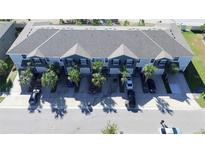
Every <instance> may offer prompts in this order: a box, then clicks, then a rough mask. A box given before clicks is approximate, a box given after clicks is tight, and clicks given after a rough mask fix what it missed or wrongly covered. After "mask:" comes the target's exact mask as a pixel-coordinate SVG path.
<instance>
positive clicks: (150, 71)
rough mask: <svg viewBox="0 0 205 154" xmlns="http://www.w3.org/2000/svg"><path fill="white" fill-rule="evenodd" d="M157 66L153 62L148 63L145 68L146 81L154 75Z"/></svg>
mask: <svg viewBox="0 0 205 154" xmlns="http://www.w3.org/2000/svg"><path fill="white" fill-rule="evenodd" d="M156 69H157V68H156V67H155V66H154V65H153V64H146V65H145V66H144V68H143V73H144V75H145V78H146V79H145V82H146V81H147V79H149V78H150V77H152V76H153V74H154V72H155V70H156Z"/></svg>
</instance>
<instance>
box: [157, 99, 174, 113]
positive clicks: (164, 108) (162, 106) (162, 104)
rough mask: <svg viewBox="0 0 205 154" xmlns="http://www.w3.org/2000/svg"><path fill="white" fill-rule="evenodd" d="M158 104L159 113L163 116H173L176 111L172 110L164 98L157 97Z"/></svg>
mask: <svg viewBox="0 0 205 154" xmlns="http://www.w3.org/2000/svg"><path fill="white" fill-rule="evenodd" d="M155 98H156V102H157V107H158V109H159V111H160V112H161V113H163V114H165V113H168V114H170V115H173V113H174V111H173V110H172V109H170V107H169V104H168V103H167V102H166V101H165V100H164V99H162V98H159V97H155Z"/></svg>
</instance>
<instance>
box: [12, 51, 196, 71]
mask: <svg viewBox="0 0 205 154" xmlns="http://www.w3.org/2000/svg"><path fill="white" fill-rule="evenodd" d="M10 57H11V59H12V61H13V62H14V64H15V65H16V67H17V68H18V69H19V68H22V67H21V62H22V60H23V58H22V56H21V55H10ZM69 58H73V59H74V60H75V61H77V62H79V60H80V59H81V58H84V57H80V56H72V57H69ZM128 58H129V57H128ZM48 59H49V61H46V62H47V63H48V64H53V63H55V62H58V63H59V64H60V65H61V66H64V60H63V59H62V60H61V61H60V58H57V57H50V58H49V57H48ZM117 59H120V60H121V64H122V63H123V64H124V62H125V61H126V57H125V56H123V57H117ZM191 59H192V57H191V56H183V57H179V60H178V62H179V67H180V70H181V71H184V70H185V69H186V67H187V66H188V64H189V63H190V61H191ZM87 60H88V65H86V66H80V68H81V69H80V70H81V74H90V73H91V72H92V70H91V60H89V59H87ZM111 62H112V59H110V60H109V62H108V63H109V65H108V68H109V69H110V71H109V72H110V74H119V73H120V67H121V64H119V66H113V65H112V64H111ZM146 64H151V59H140V62H139V63H136V62H134V65H133V67H130V68H128V70H129V72H130V73H132V72H133V70H134V69H135V67H140V68H143V67H144V66H145V65H146ZM44 68H45V67H44ZM44 70H46V69H42V67H41V68H38V69H37V71H40V72H42V71H44ZM163 72H164V69H157V70H156V72H155V74H163Z"/></svg>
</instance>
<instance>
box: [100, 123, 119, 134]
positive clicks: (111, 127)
mask: <svg viewBox="0 0 205 154" xmlns="http://www.w3.org/2000/svg"><path fill="white" fill-rule="evenodd" d="M117 131H118V127H117V124H115V123H110V121H109V122H108V124H107V126H106V127H105V129H103V130H102V133H103V134H117Z"/></svg>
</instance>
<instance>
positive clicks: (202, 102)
mask: <svg viewBox="0 0 205 154" xmlns="http://www.w3.org/2000/svg"><path fill="white" fill-rule="evenodd" d="M196 101H197V102H198V104H199V105H200V107H202V108H205V100H204V99H203V98H202V97H201V96H200V97H199V98H197V99H196Z"/></svg>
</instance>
